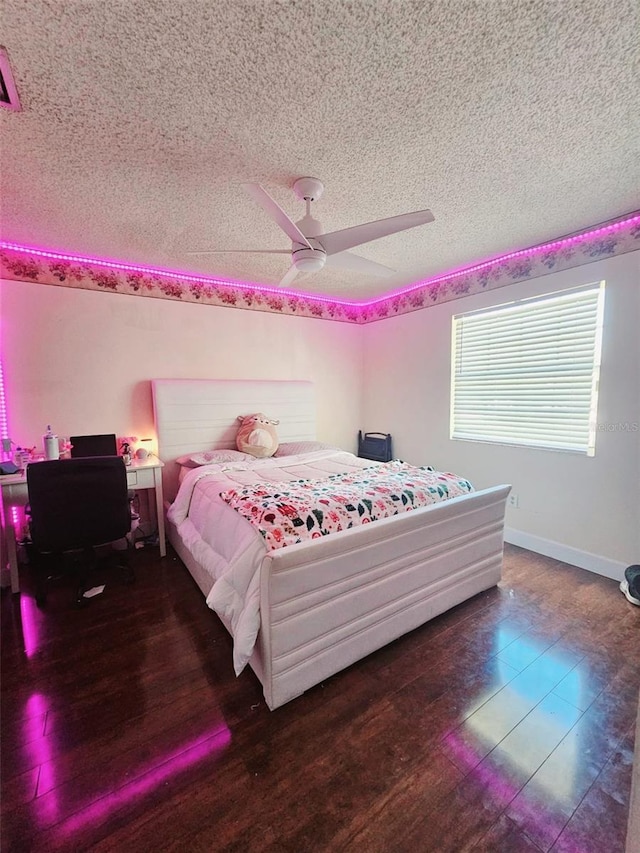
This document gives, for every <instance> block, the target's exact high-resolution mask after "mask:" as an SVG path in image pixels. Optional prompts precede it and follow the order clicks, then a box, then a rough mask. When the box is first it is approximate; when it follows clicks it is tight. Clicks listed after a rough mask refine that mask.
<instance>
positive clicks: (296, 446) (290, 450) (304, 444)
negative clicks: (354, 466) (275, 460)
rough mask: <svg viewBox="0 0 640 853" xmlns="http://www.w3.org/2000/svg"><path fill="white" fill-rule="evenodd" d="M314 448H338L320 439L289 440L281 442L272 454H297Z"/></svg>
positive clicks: (313, 450) (309, 451) (308, 451)
mask: <svg viewBox="0 0 640 853" xmlns="http://www.w3.org/2000/svg"><path fill="white" fill-rule="evenodd" d="M316 450H340V448H339V447H334V446H333V445H332V444H325V443H324V442H322V441H289V442H285V443H284V444H281V445H280V447H278V449H277V450H276V452H275V453H274V456H297V455H298V454H299V453H314V452H315V451H316Z"/></svg>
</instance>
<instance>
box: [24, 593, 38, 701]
mask: <svg viewBox="0 0 640 853" xmlns="http://www.w3.org/2000/svg"><path fill="white" fill-rule="evenodd" d="M38 618H39V614H38V608H37V606H36V602H35V599H34V598H31V597H30V596H27V595H21V596H20V621H21V622H22V639H23V642H24V652H25V654H26V656H27V657H28V658H30V657H32V656H33V655H34V654H35V652H37V651H38V647H39V646H40V637H39V632H38ZM36 695H37V694H36Z"/></svg>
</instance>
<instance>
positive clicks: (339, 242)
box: [317, 210, 435, 255]
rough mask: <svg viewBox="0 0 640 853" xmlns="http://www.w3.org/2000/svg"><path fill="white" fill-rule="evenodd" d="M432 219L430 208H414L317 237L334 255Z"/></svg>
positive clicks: (327, 250)
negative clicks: (414, 209)
mask: <svg viewBox="0 0 640 853" xmlns="http://www.w3.org/2000/svg"><path fill="white" fill-rule="evenodd" d="M434 219H435V217H434V215H433V213H431V211H430V210H416V211H414V212H413V213H401V214H400V216H391V217H389V218H388V219H378V220H376V221H375V222H367V223H365V224H364V225H354V226H353V228H344V229H343V230H342V231H332V232H331V233H330V234H322V235H320V236H319V237H317V239H318V240H319V241H320V243H321V244H322V246H323V247H324V250H325V252H326V253H327V255H335V254H336V253H337V252H344V251H345V249H352V248H353V247H354V246H359V245H360V244H361V243H370V242H371V241H372V240H378V239H379V238H380V237H386V236H387V235H388V234H397V232H398V231H406V230H407V229H409V228H415V227H416V226H417V225H426V224H427V222H433V221H434Z"/></svg>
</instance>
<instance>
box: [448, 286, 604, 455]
mask: <svg viewBox="0 0 640 853" xmlns="http://www.w3.org/2000/svg"><path fill="white" fill-rule="evenodd" d="M603 309H604V281H602V282H599V283H597V284H592V285H589V286H587V287H582V288H580V289H576V290H570V291H564V292H562V293H559V294H558V293H555V294H552V295H550V296H545V297H542V298H536V299H526V300H522V301H519V302H514V303H511V304H508V305H503V306H501V307H499V308H493V309H489V310H485V311H475V312H473V313H470V314H459V315H457V316H455V317H454V318H453V340H452V345H453V354H452V383H451V384H452V388H451V438H457V439H465V440H467V441H490V442H496V443H500V444H515V445H524V446H527V447H544V448H548V449H553V450H569V451H575V452H578V453H585V454H587V455H588V456H593V455H594V453H595V434H596V406H597V393H598V375H599V369H600V349H601V342H602V315H603Z"/></svg>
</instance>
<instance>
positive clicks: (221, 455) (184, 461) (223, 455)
mask: <svg viewBox="0 0 640 853" xmlns="http://www.w3.org/2000/svg"><path fill="white" fill-rule="evenodd" d="M253 461H254V457H253V456H250V455H249V454H248V453H242V452H241V451H240V450H203V451H201V452H200V453H187V454H185V455H184V456H179V457H178V458H177V459H176V462H177V463H178V465H182V466H183V467H184V468H199V467H200V466H201V465H214V464H217V465H221V464H225V463H229V462H253Z"/></svg>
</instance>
